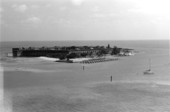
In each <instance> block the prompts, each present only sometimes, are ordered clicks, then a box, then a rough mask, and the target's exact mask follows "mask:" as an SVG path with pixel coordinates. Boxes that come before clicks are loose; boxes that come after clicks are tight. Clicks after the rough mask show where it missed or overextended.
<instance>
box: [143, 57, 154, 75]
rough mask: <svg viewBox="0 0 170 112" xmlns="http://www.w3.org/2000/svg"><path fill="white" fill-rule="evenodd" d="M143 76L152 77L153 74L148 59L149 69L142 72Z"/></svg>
mask: <svg viewBox="0 0 170 112" xmlns="http://www.w3.org/2000/svg"><path fill="white" fill-rule="evenodd" d="M143 74H145V75H152V74H154V72H153V71H152V70H151V60H150V59H149V69H148V70H145V71H144V72H143Z"/></svg>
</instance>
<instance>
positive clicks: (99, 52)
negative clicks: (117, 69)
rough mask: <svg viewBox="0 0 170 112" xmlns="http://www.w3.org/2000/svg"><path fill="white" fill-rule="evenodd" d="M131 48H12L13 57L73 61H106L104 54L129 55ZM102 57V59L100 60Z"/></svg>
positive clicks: (131, 51)
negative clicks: (86, 59)
mask: <svg viewBox="0 0 170 112" xmlns="http://www.w3.org/2000/svg"><path fill="white" fill-rule="evenodd" d="M133 51H134V50H133V49H128V48H119V47H117V46H113V47H110V44H108V45H107V46H54V47H40V48H36V47H28V48H24V47H22V48H12V55H13V57H42V56H44V57H51V58H58V59H59V61H60V62H73V61H72V60H71V59H77V58H91V59H93V58H94V57H98V58H100V60H98V58H97V59H96V58H95V62H100V61H102V60H104V61H106V59H105V58H103V57H105V56H106V55H107V56H108V55H110V56H130V55H133V54H134V53H133ZM101 59H102V60H101ZM107 61H108V60H107Z"/></svg>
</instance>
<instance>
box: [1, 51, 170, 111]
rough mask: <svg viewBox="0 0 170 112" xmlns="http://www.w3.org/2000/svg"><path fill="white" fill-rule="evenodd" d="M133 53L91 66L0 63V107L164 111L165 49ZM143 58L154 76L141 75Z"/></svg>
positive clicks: (169, 80)
mask: <svg viewBox="0 0 170 112" xmlns="http://www.w3.org/2000/svg"><path fill="white" fill-rule="evenodd" d="M137 50H138V51H139V52H138V53H137V54H135V55H134V56H127V57H119V60H118V61H109V62H102V63H93V64H82V63H59V62H54V61H51V60H50V61H49V60H44V59H42V58H15V59H11V60H9V59H8V61H2V65H3V69H4V91H5V104H6V106H9V107H10V111H11V112H169V111H170V107H169V105H170V75H169V73H170V63H169V54H168V49H142V48H138V49H137ZM149 58H151V61H152V70H153V71H154V73H155V74H154V75H143V71H144V70H146V69H147V68H148V59H149ZM83 66H84V70H83ZM110 76H112V78H113V81H112V82H110ZM8 112H9V111H8Z"/></svg>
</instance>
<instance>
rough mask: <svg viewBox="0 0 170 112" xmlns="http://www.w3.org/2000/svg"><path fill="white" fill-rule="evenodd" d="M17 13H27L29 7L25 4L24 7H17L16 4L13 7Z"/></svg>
mask: <svg viewBox="0 0 170 112" xmlns="http://www.w3.org/2000/svg"><path fill="white" fill-rule="evenodd" d="M12 7H13V8H14V9H15V10H16V11H18V12H22V13H23V12H25V11H26V10H27V9H28V6H27V5H25V4H22V5H16V4H14V5H13V6H12Z"/></svg>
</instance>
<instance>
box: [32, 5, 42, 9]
mask: <svg viewBox="0 0 170 112" xmlns="http://www.w3.org/2000/svg"><path fill="white" fill-rule="evenodd" d="M39 7H40V6H39V5H31V8H33V9H38V8H39Z"/></svg>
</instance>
